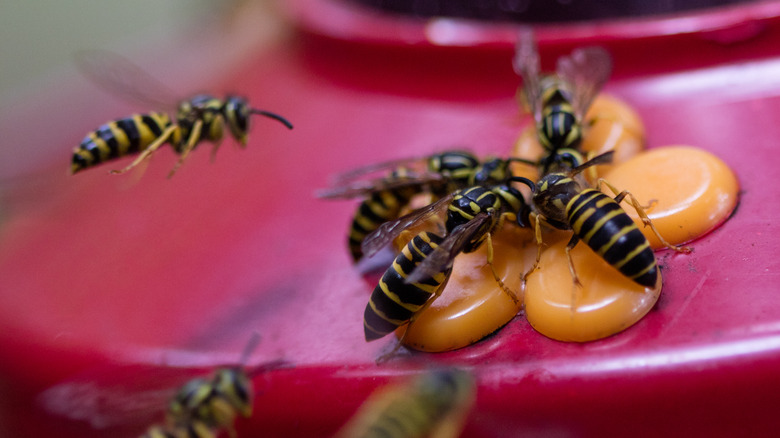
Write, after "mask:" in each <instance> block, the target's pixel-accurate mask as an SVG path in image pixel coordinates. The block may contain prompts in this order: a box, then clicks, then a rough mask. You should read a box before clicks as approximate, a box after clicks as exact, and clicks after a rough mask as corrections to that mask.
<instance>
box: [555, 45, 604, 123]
mask: <svg viewBox="0 0 780 438" xmlns="http://www.w3.org/2000/svg"><path fill="white" fill-rule="evenodd" d="M556 73H557V74H558V77H559V78H561V80H563V81H564V82H566V83H567V84H568V85H569V87H570V88H571V93H572V96H571V99H572V102H571V103H572V106H573V107H574V112H575V114H576V115H577V117H578V118H579V119H580V120H581V119H582V118H583V117H584V116H585V113H586V112H587V111H588V108H590V104H591V103H593V99H595V98H596V95H598V94H599V92H600V91H601V89H602V88H603V87H604V84H605V83H606V82H607V79H609V75H610V74H611V73H612V57H611V56H610V55H609V52H607V51H606V50H605V49H603V48H601V47H583V48H580V49H576V50H574V51H573V52H571V54H570V55H569V56H562V57H560V58H558V65H557V67H556Z"/></svg>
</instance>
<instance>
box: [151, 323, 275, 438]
mask: <svg viewBox="0 0 780 438" xmlns="http://www.w3.org/2000/svg"><path fill="white" fill-rule="evenodd" d="M259 341H260V337H259V336H258V335H255V336H253V337H252V338H251V339H250V340H249V343H248V344H247V346H246V347H244V351H243V353H242V354H241V360H240V361H239V364H240V365H237V366H233V367H224V368H218V369H217V370H216V371H215V372H214V374H213V375H212V376H211V377H210V378H195V379H192V380H190V381H189V382H187V383H185V384H184V385H183V386H182V387H181V388H180V389H179V390H178V391H177V392H176V395H175V396H174V397H173V399H172V400H171V402H170V404H169V405H168V410H167V412H166V415H165V425H155V426H152V427H151V428H150V429H149V430H147V432H146V435H144V436H143V438H157V437H158V436H159V437H166V436H173V437H178V436H183V437H188V438H189V437H192V438H213V437H216V436H217V435H218V434H219V431H220V430H223V429H225V430H227V431H228V434H229V435H230V436H231V437H232V438H235V436H236V433H235V430H234V429H233V423H234V421H235V419H236V417H237V416H238V415H241V416H242V417H244V418H248V417H250V416H251V415H252V403H253V400H254V393H253V390H252V384H251V381H250V378H249V374H248V373H247V371H246V370H245V369H244V365H243V364H244V363H246V361H247V360H248V359H249V355H250V354H252V352H253V351H254V349H255V348H256V347H257V344H258V343H259ZM159 433H163V434H165V433H167V434H169V435H159ZM156 434H157V435H156ZM177 434H178V435H177Z"/></svg>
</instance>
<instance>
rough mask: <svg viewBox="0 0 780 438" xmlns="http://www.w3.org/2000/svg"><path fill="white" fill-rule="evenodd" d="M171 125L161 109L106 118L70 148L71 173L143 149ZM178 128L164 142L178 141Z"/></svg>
mask: <svg viewBox="0 0 780 438" xmlns="http://www.w3.org/2000/svg"><path fill="white" fill-rule="evenodd" d="M170 126H171V119H170V118H169V117H168V115H167V114H164V113H156V112H153V113H148V114H134V115H132V116H130V117H127V118H124V119H120V120H115V121H113V122H108V123H106V124H105V125H103V126H101V127H99V128H98V129H96V130H94V131H92V132H90V133H89V134H88V135H87V136H86V137H84V140H82V141H81V144H79V145H78V146H76V148H75V149H74V150H73V161H72V163H71V173H76V172H79V171H81V170H84V169H87V168H90V167H92V166H95V165H97V164H100V163H104V162H106V161H109V160H113V159H116V158H119V157H123V156H125V155H129V154H135V153H138V152H141V151H143V150H144V149H146V148H147V147H148V146H149V145H150V144H152V143H153V142H154V141H155V140H156V139H157V138H158V137H160V135H162V133H163V131H165V130H166V129H167V128H168V127H170ZM180 138H181V137H180V135H179V133H178V132H174V133H173V135H171V137H170V138H169V139H168V142H170V143H173V144H178V142H179V141H180Z"/></svg>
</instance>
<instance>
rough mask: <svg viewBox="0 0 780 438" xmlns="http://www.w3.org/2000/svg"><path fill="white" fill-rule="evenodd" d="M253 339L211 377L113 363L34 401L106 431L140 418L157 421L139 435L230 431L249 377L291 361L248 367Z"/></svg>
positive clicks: (249, 397)
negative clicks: (232, 359) (235, 358)
mask: <svg viewBox="0 0 780 438" xmlns="http://www.w3.org/2000/svg"><path fill="white" fill-rule="evenodd" d="M258 342H259V337H258V336H257V335H255V336H253V337H252V338H251V339H250V341H249V342H248V343H247V345H246V347H244V350H243V352H242V354H241V358H240V361H239V363H238V364H231V365H224V366H219V367H217V368H216V369H215V370H214V371H213V372H212V374H211V375H210V376H203V373H201V372H196V375H201V377H198V378H192V379H191V380H189V381H187V382H186V383H184V384H182V380H183V375H182V374H184V375H185V376H189V377H193V374H192V372H191V371H187V370H184V369H180V368H175V367H164V368H154V369H149V368H147V367H145V366H137V365H122V366H119V365H114V366H111V367H109V368H107V369H105V370H104V369H92V370H88V371H87V372H85V373H83V374H81V375H78V376H75V377H73V378H70V379H68V380H66V381H63V382H61V383H59V384H57V385H55V386H52V387H50V388H48V389H46V390H45V391H43V392H42V393H41V394H40V395H39V396H38V402H39V403H40V404H41V407H42V408H43V409H45V410H46V411H47V412H49V413H50V414H53V415H56V416H60V417H63V418H67V419H70V420H76V421H84V422H87V423H88V424H89V425H91V426H92V427H93V428H94V429H96V430H100V431H102V432H103V434H105V435H110V436H118V435H121V434H122V433H124V432H127V431H129V430H130V429H131V428H132V427H135V426H136V425H138V423H139V422H143V423H152V422H153V421H155V419H156V418H157V419H159V421H157V422H156V424H153V425H151V426H149V427H148V428H147V429H146V431H145V434H144V435H141V436H142V437H144V438H163V437H176V438H180V437H186V438H215V437H217V436H219V435H220V434H221V433H222V432H223V431H227V433H228V434H229V435H230V436H235V432H234V431H233V423H234V420H235V419H236V417H238V416H242V417H248V416H250V415H251V414H252V406H253V402H254V393H253V387H252V382H251V379H252V378H253V377H254V376H257V375H260V374H262V373H265V372H268V371H270V370H275V369H279V368H283V367H288V366H290V365H289V363H288V362H286V361H283V360H274V361H270V362H265V363H262V364H258V365H252V366H247V365H246V364H247V362H248V359H249V356H250V355H251V353H252V352H253V351H254V349H255V348H256V346H257V345H258ZM118 376H121V377H120V378H119V380H117V377H118ZM128 376H131V378H130V380H129V381H128ZM163 411H164V412H163ZM163 414H164V415H163ZM160 417H163V418H160Z"/></svg>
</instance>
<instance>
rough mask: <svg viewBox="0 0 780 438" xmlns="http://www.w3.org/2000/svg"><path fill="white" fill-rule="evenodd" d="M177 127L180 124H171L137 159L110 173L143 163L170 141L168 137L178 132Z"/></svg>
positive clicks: (125, 170)
mask: <svg viewBox="0 0 780 438" xmlns="http://www.w3.org/2000/svg"><path fill="white" fill-rule="evenodd" d="M177 129H179V126H178V125H171V126H169V127H168V128H166V129H165V131H163V133H162V134H160V136H159V137H157V138H156V139H155V140H154V142H152V144H150V145H149V146H148V147H147V148H146V149H144V150H143V151H142V152H141V154H140V155H138V157H137V158H136V159H135V160H133V162H132V163H130V164H129V165H127V166H126V167H125V168H123V169H115V170H111V171H109V172H108V173H110V174H112V175H118V174H120V173H125V172H127V171H128V170H130V169H132V168H134V167H135V166H137V165H139V164H141V163H142V162H143V161H144V160H145V159H147V158H149V157H150V156H151V155H152V154H153V153H154V152H155V151H156V150H157V149H159V148H160V146H162V145H163V144H165V142H166V141H168V139H169V138H170V137H171V134H173V133H174V132H176V130H177Z"/></svg>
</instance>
